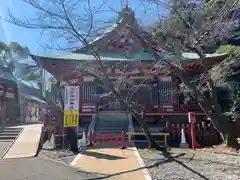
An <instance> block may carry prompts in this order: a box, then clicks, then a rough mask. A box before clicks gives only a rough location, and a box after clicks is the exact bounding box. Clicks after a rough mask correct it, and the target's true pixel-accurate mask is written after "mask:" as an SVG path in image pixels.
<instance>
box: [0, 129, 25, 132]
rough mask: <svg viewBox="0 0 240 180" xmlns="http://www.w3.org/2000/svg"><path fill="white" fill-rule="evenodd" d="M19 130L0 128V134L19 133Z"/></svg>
mask: <svg viewBox="0 0 240 180" xmlns="http://www.w3.org/2000/svg"><path fill="white" fill-rule="evenodd" d="M20 131H21V128H0V133H1V132H20Z"/></svg>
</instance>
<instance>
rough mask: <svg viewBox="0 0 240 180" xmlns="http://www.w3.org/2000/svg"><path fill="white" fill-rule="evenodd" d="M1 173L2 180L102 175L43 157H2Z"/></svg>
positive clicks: (78, 178) (76, 179) (71, 179)
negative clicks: (79, 169) (78, 169)
mask: <svg viewBox="0 0 240 180" xmlns="http://www.w3.org/2000/svg"><path fill="white" fill-rule="evenodd" d="M0 174H1V178H0V179H1V180H90V179H92V180H93V179H97V178H99V177H101V175H98V174H92V173H86V172H82V171H77V170H75V169H73V168H71V167H69V166H66V165H63V164H60V163H56V162H53V161H50V160H47V159H43V158H41V157H33V158H24V159H0Z"/></svg>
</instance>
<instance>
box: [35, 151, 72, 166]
mask: <svg viewBox="0 0 240 180" xmlns="http://www.w3.org/2000/svg"><path fill="white" fill-rule="evenodd" d="M76 156H77V155H76V154H74V153H72V152H71V151H67V150H41V151H40V152H39V154H38V157H42V158H48V159H51V160H54V161H58V162H61V163H64V164H71V162H72V161H73V160H74V158H75V157H76Z"/></svg>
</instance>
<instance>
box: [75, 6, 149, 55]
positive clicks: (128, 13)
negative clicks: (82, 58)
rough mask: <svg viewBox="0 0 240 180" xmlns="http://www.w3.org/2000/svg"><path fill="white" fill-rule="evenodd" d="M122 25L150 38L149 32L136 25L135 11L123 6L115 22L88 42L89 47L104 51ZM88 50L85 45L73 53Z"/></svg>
mask: <svg viewBox="0 0 240 180" xmlns="http://www.w3.org/2000/svg"><path fill="white" fill-rule="evenodd" d="M124 27H127V28H130V29H132V30H133V31H134V32H136V33H137V34H141V35H142V36H144V37H146V38H151V34H149V33H147V32H146V31H144V30H143V29H142V28H141V26H139V25H138V23H137V20H136V18H135V13H134V12H133V11H132V10H131V9H130V8H129V7H125V8H124V9H123V10H122V11H121V12H120V13H119V16H118V18H117V21H116V23H115V24H113V25H112V26H111V27H110V28H109V29H107V30H106V31H105V32H104V33H103V34H102V35H101V36H98V37H97V38H95V39H94V40H92V41H90V42H88V43H89V45H90V46H91V48H97V49H99V50H100V51H104V50H105V48H106V46H107V45H108V43H109V41H110V40H111V39H112V38H113V37H115V36H118V35H119V30H121V29H123V28H124ZM87 51H88V49H87V47H83V48H81V49H78V50H76V51H74V52H73V53H86V52H87Z"/></svg>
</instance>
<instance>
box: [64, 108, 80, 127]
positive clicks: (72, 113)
mask: <svg viewBox="0 0 240 180" xmlns="http://www.w3.org/2000/svg"><path fill="white" fill-rule="evenodd" d="M78 113H79V111H78V110H64V120H63V124H64V127H76V126H78V121H79V114H78Z"/></svg>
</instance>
